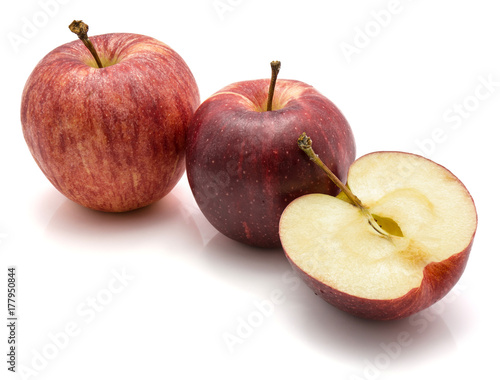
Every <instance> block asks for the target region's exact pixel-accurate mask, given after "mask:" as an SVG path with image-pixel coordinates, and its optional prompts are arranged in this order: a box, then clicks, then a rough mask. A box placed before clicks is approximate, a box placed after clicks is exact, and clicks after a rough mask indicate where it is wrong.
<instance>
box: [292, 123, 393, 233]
mask: <svg viewBox="0 0 500 380" xmlns="http://www.w3.org/2000/svg"><path fill="white" fill-rule="evenodd" d="M297 143H298V145H299V148H300V149H302V150H303V151H304V152H305V153H306V154H307V157H309V159H310V160H311V161H312V162H314V163H315V164H316V165H318V166H319V167H320V168H321V169H322V170H323V171H324V172H325V173H326V175H327V176H328V178H330V179H331V180H332V182H333V183H334V184H335V185H336V186H337V187H338V188H339V189H340V190H342V192H343V193H344V194H345V195H346V196H347V198H349V200H350V201H351V202H352V204H354V205H355V206H356V207H358V208H359V209H360V210H361V212H362V213H363V214H364V215H365V216H366V218H367V219H368V223H369V224H370V225H371V226H372V227H373V228H374V229H375V230H376V231H377V232H378V233H380V234H381V235H383V236H385V237H387V238H390V236H389V234H388V233H387V232H385V231H384V230H383V229H382V227H380V226H379V224H378V223H377V222H376V220H375V218H374V217H373V215H372V214H371V213H370V212H369V211H368V209H367V208H366V207H365V206H363V203H361V201H360V200H359V198H358V197H357V196H356V195H354V194H353V192H352V191H351V190H350V189H349V188H348V187H347V186H346V185H344V184H343V183H342V181H341V180H340V179H339V178H338V177H337V176H336V175H335V174H334V173H333V172H332V171H331V170H330V169H329V168H328V166H326V165H325V163H324V162H323V161H322V160H321V159H320V158H319V156H318V155H317V154H316V153H315V152H314V150H313V148H312V140H311V138H310V137H309V136H307V135H306V133H305V132H304V133H302V134H301V135H300V137H299V139H298V140H297Z"/></svg>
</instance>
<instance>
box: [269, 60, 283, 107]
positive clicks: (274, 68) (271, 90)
mask: <svg viewBox="0 0 500 380" xmlns="http://www.w3.org/2000/svg"><path fill="white" fill-rule="evenodd" d="M280 68H281V62H280V61H272V62H271V70H272V75H271V82H270V83H269V94H268V96H267V110H268V111H272V110H273V96H274V88H275V87H276V80H277V79H278V73H279V72H280Z"/></svg>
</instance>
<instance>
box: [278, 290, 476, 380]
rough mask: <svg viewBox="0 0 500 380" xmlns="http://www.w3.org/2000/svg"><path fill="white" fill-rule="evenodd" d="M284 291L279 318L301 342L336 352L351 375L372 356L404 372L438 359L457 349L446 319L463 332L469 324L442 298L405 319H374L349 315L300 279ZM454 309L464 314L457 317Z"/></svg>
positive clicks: (323, 350) (457, 307)
mask: <svg viewBox="0 0 500 380" xmlns="http://www.w3.org/2000/svg"><path fill="white" fill-rule="evenodd" d="M285 295H286V297H287V303H286V304H285V305H284V307H285V308H286V309H287V314H288V316H287V317H286V318H283V322H284V323H288V328H289V329H291V330H292V329H293V333H294V334H297V335H299V336H302V337H303V340H304V342H305V343H306V344H309V345H311V346H315V348H318V349H319V350H320V351H321V352H327V353H328V354H330V355H332V356H335V357H336V358H337V360H338V357H339V356H340V357H343V358H344V359H345V360H348V361H349V362H351V365H354V374H357V375H359V376H361V373H362V371H363V366H366V365H368V364H367V363H368V362H370V363H372V364H374V365H375V366H377V363H376V361H377V360H378V361H380V363H382V364H380V363H379V366H384V365H387V366H389V364H390V368H391V369H398V368H399V369H404V370H408V369H410V368H412V367H413V366H416V365H418V366H420V365H423V364H425V363H428V362H429V361H432V360H437V359H439V358H440V357H441V356H442V355H444V354H447V353H449V352H453V351H454V350H455V349H456V342H455V338H454V336H453V334H452V333H451V331H450V329H449V328H448V325H447V320H448V319H449V320H451V319H453V322H454V325H455V324H456V323H457V322H458V324H461V325H462V327H463V329H464V330H466V327H465V325H466V324H467V323H468V320H467V317H465V315H467V312H465V310H456V309H460V308H461V305H460V302H453V303H452V304H450V303H446V301H444V300H441V301H440V302H441V303H440V302H438V303H437V304H435V305H433V306H431V307H430V308H428V309H426V310H423V311H421V312H419V313H416V314H414V315H413V316H410V317H408V318H405V319H401V320H393V321H375V320H367V319H362V318H358V317H354V316H351V315H350V314H348V313H345V312H343V311H341V310H339V309H337V308H335V307H333V306H332V305H329V304H328V303H326V302H325V301H323V300H322V299H321V298H320V297H318V296H315V295H314V293H313V291H312V290H311V289H309V288H308V287H307V286H306V285H305V284H304V283H301V285H300V286H298V287H297V289H289V290H288V291H287V293H286V294H285ZM457 313H463V314H462V315H463V316H464V317H463V318H458V319H457V318H456V314H457ZM455 327H456V326H455ZM459 329H460V328H459ZM384 360H385V361H384ZM387 360H390V363H387ZM384 363H385V364H384ZM357 367H359V368H357ZM356 370H359V371H358V372H356Z"/></svg>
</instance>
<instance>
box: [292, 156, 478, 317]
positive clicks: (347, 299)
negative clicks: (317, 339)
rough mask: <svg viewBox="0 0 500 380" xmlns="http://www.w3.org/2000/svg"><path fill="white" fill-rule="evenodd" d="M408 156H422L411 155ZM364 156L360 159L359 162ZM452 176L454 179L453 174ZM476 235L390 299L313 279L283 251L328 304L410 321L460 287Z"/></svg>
mask: <svg viewBox="0 0 500 380" xmlns="http://www.w3.org/2000/svg"><path fill="white" fill-rule="evenodd" d="M378 153H386V152H372V153H368V154H366V155H365V156H368V155H372V154H378ZM405 154H408V155H413V156H417V157H421V156H418V155H415V154H412V153H405ZM365 156H362V157H360V158H358V160H360V159H362V158H363V157H365ZM421 158H424V157H421ZM434 164H436V165H438V166H440V167H442V168H443V169H444V170H446V171H448V172H450V171H449V170H448V169H446V168H444V167H443V166H442V165H440V164H438V163H435V162H434ZM450 173H451V172H450ZM452 176H453V177H455V176H454V175H453V174H452ZM454 180H456V181H457V182H459V183H460V184H461V185H462V186H463V188H464V189H465V190H466V191H467V189H466V187H465V185H464V184H463V183H462V182H461V181H460V180H459V179H458V178H456V177H455V179H454ZM467 194H468V196H469V197H470V200H471V202H472V204H473V205H474V207H475V204H474V199H473V198H472V196H471V195H470V193H469V192H468V191H467ZM305 196H307V195H305ZM476 229H477V213H476ZM475 234H476V230H474V233H473V234H472V237H471V241H470V243H469V245H468V246H467V247H466V248H465V249H464V250H462V251H461V252H457V253H455V254H454V255H452V256H450V257H449V258H448V259H446V260H443V261H440V262H432V263H429V264H428V265H427V266H426V267H425V268H424V272H423V279H422V282H421V284H420V286H419V287H418V288H414V289H412V290H410V291H409V292H408V293H406V294H405V295H403V296H402V297H399V298H396V299H387V300H377V299H367V298H361V297H357V296H353V295H351V294H348V293H345V292H342V291H339V290H337V289H334V288H332V287H331V286H328V285H327V284H324V283H323V282H321V281H319V280H317V279H316V278H314V277H312V276H310V275H309V274H308V273H306V272H305V271H304V270H302V269H301V268H300V267H299V266H297V265H296V264H295V263H294V262H293V260H292V259H291V258H290V256H289V255H288V254H287V253H286V250H284V252H285V256H286V258H287V260H288V262H289V263H290V265H291V267H292V268H293V270H294V271H295V273H297V275H298V276H299V278H301V279H302V281H304V283H305V284H306V285H307V286H308V287H309V288H311V289H312V290H313V291H314V294H316V295H317V296H319V297H320V298H322V299H323V300H325V301H326V302H328V303H329V304H331V305H333V306H335V307H336V308H338V309H340V310H342V311H345V312H347V313H349V314H351V315H354V316H356V317H360V318H365V319H372V320H396V319H403V318H407V317H409V316H411V315H413V314H415V313H418V312H419V311H422V310H424V309H426V308H428V307H430V306H432V305H433V304H434V303H436V302H437V301H439V300H440V299H442V298H443V297H444V296H445V295H446V294H448V293H449V291H450V290H451V289H452V288H453V287H454V286H455V285H456V284H457V282H458V280H459V279H460V277H461V276H462V274H463V272H464V270H465V267H466V265H467V261H468V259H469V254H470V251H471V248H472V244H473V242H474V237H475Z"/></svg>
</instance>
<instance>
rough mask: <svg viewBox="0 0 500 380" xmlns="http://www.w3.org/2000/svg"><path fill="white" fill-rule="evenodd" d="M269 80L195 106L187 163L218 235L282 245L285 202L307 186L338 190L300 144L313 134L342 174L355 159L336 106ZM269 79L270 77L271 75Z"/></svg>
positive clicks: (295, 84)
mask: <svg viewBox="0 0 500 380" xmlns="http://www.w3.org/2000/svg"><path fill="white" fill-rule="evenodd" d="M270 82H271V81H270V80H269V79H267V80H266V79H262V80H252V81H244V82H238V83H234V84H231V85H229V86H227V87H224V88H223V89H221V90H220V91H218V92H217V93H215V94H214V95H212V96H211V97H209V98H208V99H207V100H205V101H204V102H203V103H202V104H201V105H200V107H199V108H198V110H197V111H196V113H195V115H194V118H193V120H192V123H191V124H190V127H189V133H188V141H187V151H186V168H187V176H188V180H189V184H190V186H191V189H192V191H193V194H194V198H195V199H196V201H197V203H198V205H199V207H200V209H201V211H202V212H203V214H204V215H205V216H206V218H207V219H208V221H209V222H210V223H211V224H212V225H213V226H214V227H215V228H216V229H217V230H218V231H220V232H221V233H222V234H224V235H226V236H228V237H230V238H232V239H234V240H237V241H240V242H243V243H246V244H249V245H252V246H258V247H279V246H280V239H279V233H278V224H279V219H280V216H281V213H282V212H283V210H284V208H285V207H286V206H287V205H288V203H290V202H291V201H292V200H293V199H295V198H297V197H299V196H301V195H304V194H308V193H313V192H316V193H317V192H319V193H326V194H331V195H335V194H337V193H338V189H337V188H336V187H335V185H333V184H332V183H331V182H330V181H329V180H328V178H326V177H325V176H324V174H323V173H322V172H321V170H320V169H319V168H316V167H314V164H311V163H309V160H308V159H307V157H304V155H303V154H302V152H300V150H298V149H297V146H296V140H297V136H298V135H299V134H300V133H301V132H302V131H304V130H305V131H306V132H307V133H308V134H309V135H310V136H311V137H312V136H314V139H315V144H316V146H317V150H318V151H319V152H320V153H321V155H322V157H324V160H325V161H326V163H327V164H328V165H329V166H330V167H331V168H333V171H334V172H335V173H336V174H337V175H338V176H339V177H340V178H342V179H345V177H346V175H347V170H348V168H349V166H350V165H351V163H352V162H353V161H354V158H355V143H354V137H353V133H352V131H351V128H350V126H349V124H348V122H347V120H346V119H345V117H344V116H343V115H342V113H341V112H340V111H339V109H338V108H337V107H336V106H335V105H334V104H333V103H332V102H331V101H330V100H329V99H327V98H326V97H325V96H323V95H322V94H320V93H319V92H318V91H317V90H316V89H314V88H313V87H312V86H310V85H308V84H305V83H303V82H300V81H296V80H277V82H275V88H274V96H272V95H271V99H272V107H271V108H272V110H271V111H267V109H268V107H267V102H268V96H269V93H270V91H269V88H270ZM273 82H274V81H273Z"/></svg>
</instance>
